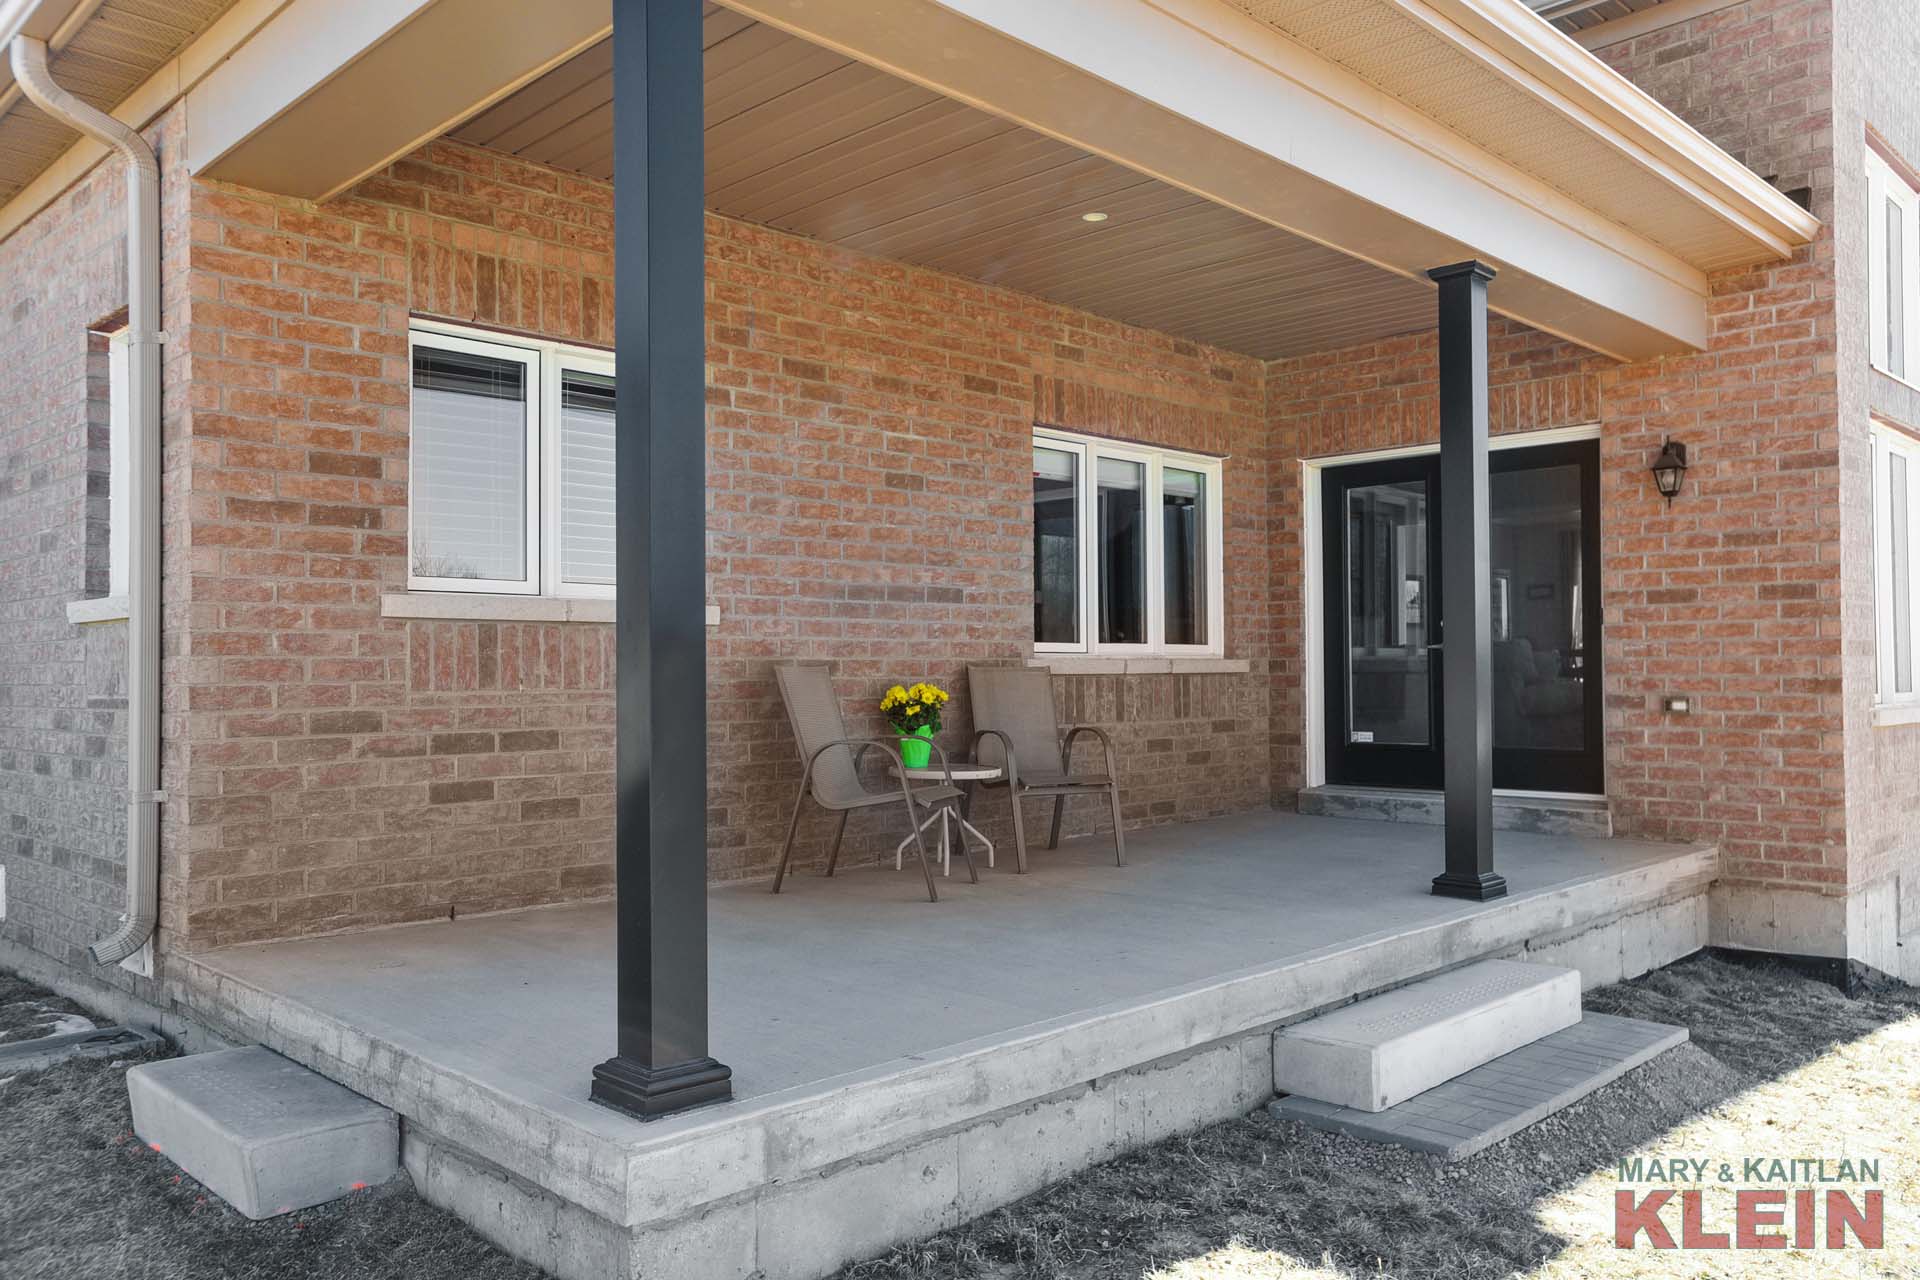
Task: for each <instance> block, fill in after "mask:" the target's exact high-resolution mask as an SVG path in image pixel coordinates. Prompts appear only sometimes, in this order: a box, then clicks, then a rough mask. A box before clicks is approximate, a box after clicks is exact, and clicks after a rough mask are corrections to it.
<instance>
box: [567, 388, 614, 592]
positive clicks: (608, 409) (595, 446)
mask: <svg viewBox="0 0 1920 1280" xmlns="http://www.w3.org/2000/svg"><path fill="white" fill-rule="evenodd" d="M613 438H614V437H613V379H612V378H611V377H609V376H608V375H606V374H599V373H587V372H584V371H582V370H578V369H567V368H563V369H562V370H561V372H560V576H561V578H563V579H564V580H565V581H567V582H578V583H591V584H594V585H599V586H609V587H610V586H612V585H613V565H614V554H613V524H614V521H613V516H614V498H613Z"/></svg>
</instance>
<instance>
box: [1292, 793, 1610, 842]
mask: <svg viewBox="0 0 1920 1280" xmlns="http://www.w3.org/2000/svg"><path fill="white" fill-rule="evenodd" d="M1294 804H1295V807H1296V808H1298V809H1299V810H1300V812H1301V813H1309V814H1314V815H1317V816H1319V817H1323V818H1360V819H1364V820H1367V821H1372V822H1417V823H1424V824H1426V825H1428V826H1439V825H1441V824H1442V823H1444V822H1445V821H1446V798H1445V797H1444V796H1442V795H1441V794H1440V793H1439V792H1438V791H1415V790H1412V789H1404V790H1403V789H1400V788H1396V787H1345V786H1325V787H1308V788H1307V789H1306V790H1304V791H1302V792H1300V794H1299V795H1298V797H1296V799H1295V802H1294ZM1493 825H1494V828H1495V829H1496V830H1499V831H1531V832H1534V833H1535V834H1537V835H1549V836H1595V837H1598V838H1602V839H1604V838H1607V837H1610V836H1612V835H1613V810H1612V809H1611V808H1610V807H1609V806H1608V804H1607V802H1606V801H1605V800H1604V799H1601V798H1598V797H1592V798H1589V797H1587V796H1528V795H1501V794H1498V793H1495V795H1494V797H1493Z"/></svg>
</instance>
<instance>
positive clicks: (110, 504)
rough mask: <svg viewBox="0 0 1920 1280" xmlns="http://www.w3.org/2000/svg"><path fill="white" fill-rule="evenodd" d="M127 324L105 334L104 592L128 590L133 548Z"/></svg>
mask: <svg viewBox="0 0 1920 1280" xmlns="http://www.w3.org/2000/svg"><path fill="white" fill-rule="evenodd" d="M129 332H130V331H129V330H128V329H126V328H120V329H115V330H114V331H113V332H112V333H110V334H108V335H107V595H108V596H109V597H112V598H116V599H117V598H121V597H124V596H125V595H126V594H127V565H128V562H129V560H130V559H131V557H132V554H133V549H132V543H131V541H130V538H131V535H132V527H131V520H132V517H131V515H130V514H129V508H130V506H131V504H132V496H131V494H130V493H129V492H128V490H129V489H130V487H131V486H132V483H133V478H132V467H133V463H132V454H133V439H132V435H133V420H132V418H131V417H130V416H129V414H128V411H127V400H128V398H129V396H130V395H131V394H132V392H131V391H130V390H129V387H128V382H127V368H128V366H127V334H128V333H129Z"/></svg>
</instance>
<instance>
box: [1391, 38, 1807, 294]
mask: <svg viewBox="0 0 1920 1280" xmlns="http://www.w3.org/2000/svg"><path fill="white" fill-rule="evenodd" d="M1392 3H1393V4H1394V6H1395V7H1396V8H1398V9H1399V10H1401V11H1402V12H1403V13H1405V14H1407V16H1409V17H1411V18H1413V19H1414V20H1416V21H1418V22H1420V23H1421V24H1422V25H1423V26H1425V27H1426V28H1427V29H1428V30H1430V31H1433V32H1435V33H1436V34H1438V35H1440V36H1441V37H1442V38H1444V39H1446V40H1447V41H1448V43H1450V44H1452V45H1453V46H1454V47H1455V48H1457V49H1460V50H1461V51H1463V52H1465V53H1467V54H1468V55H1469V56H1471V57H1473V58H1474V59H1475V60H1476V61H1479V62H1480V63H1481V64H1482V65H1485V66H1487V67H1489V68H1490V69H1494V70H1497V71H1500V72H1501V73H1503V74H1504V75H1505V76H1506V78H1507V80H1508V81H1509V82H1510V83H1512V84H1515V85H1517V86H1519V87H1520V88H1522V89H1523V90H1525V91H1527V92H1528V93H1530V94H1531V95H1532V96H1533V97H1534V98H1535V99H1536V100H1538V101H1539V102H1541V103H1542V104H1543V105H1545V106H1547V107H1549V108H1550V109H1552V110H1554V111H1557V112H1558V113H1560V114H1561V115H1563V116H1565V117H1567V118H1568V119H1570V120H1572V121H1573V122H1574V123H1576V124H1579V125H1580V126H1581V127H1583V128H1585V129H1586V130H1587V131H1588V132H1589V133H1591V134H1593V135H1594V136H1595V137H1596V138H1597V139H1600V140H1601V141H1603V142H1605V143H1606V144H1608V145H1610V146H1612V147H1614V148H1615V149H1616V150H1618V151H1620V152H1622V153H1623V154H1625V155H1627V156H1628V157H1629V158H1631V159H1632V160H1633V161H1634V162H1635V163H1636V164H1638V165H1640V166H1641V167H1642V168H1643V169H1645V170H1646V171H1647V172H1649V173H1652V174H1654V175H1655V176H1656V177H1659V178H1660V179H1661V180H1663V181H1665V182H1667V183H1668V184H1669V185H1671V186H1672V187H1673V188H1674V189H1675V190H1676V191H1679V192H1682V193H1684V194H1685V195H1687V196H1688V197H1689V198H1691V199H1693V200H1696V201H1698V202H1699V203H1701V204H1703V205H1706V206H1707V207H1708V208H1710V209H1712V210H1713V212H1714V213H1715V214H1716V215H1717V216H1718V217H1720V218H1721V219H1722V220H1723V221H1725V222H1726V223H1727V224H1728V225H1729V226H1731V227H1733V228H1734V229H1735V230H1737V231H1738V232H1740V234H1742V235H1744V236H1746V237H1747V238H1749V239H1751V240H1754V241H1755V242H1757V243H1758V244H1759V245H1761V246H1764V247H1765V248H1766V249H1767V250H1769V251H1770V252H1772V253H1773V254H1775V255H1777V256H1779V257H1786V256H1788V255H1789V254H1790V253H1791V252H1792V250H1793V249H1794V248H1795V247H1797V246H1799V245H1803V244H1808V243H1811V242H1812V240H1813V238H1814V237H1815V236H1816V235H1818V234H1819V231H1820V220H1819V219H1818V218H1816V217H1814V216H1813V214H1811V213H1809V212H1808V211H1807V210H1805V209H1802V208H1801V207H1800V206H1799V205H1797V204H1795V203H1794V202H1793V201H1791V200H1789V199H1787V197H1786V196H1785V195H1784V194H1782V193H1781V192H1780V191H1778V190H1776V189H1775V188H1774V187H1772V186H1770V185H1769V184H1768V183H1767V182H1766V180H1765V179H1763V178H1762V177H1760V175H1759V174H1757V173H1755V172H1753V170H1751V169H1749V168H1747V167H1746V166H1745V165H1743V164H1741V163H1740V162H1739V161H1738V160H1736V159H1734V158H1733V157H1732V156H1730V155H1728V154H1727V153H1726V152H1725V151H1723V150H1721V149H1720V148H1719V147H1717V146H1715V145H1714V144H1713V142H1711V141H1710V140H1709V139H1708V138H1707V137H1706V136H1705V135H1703V134H1702V133H1700V131H1699V130H1697V129H1695V128H1694V127H1693V126H1692V125H1690V124H1688V123H1687V122H1686V121H1684V120H1682V119H1681V118H1680V117H1679V116H1677V115H1675V114H1674V113H1673V112H1672V111H1669V110H1668V109H1667V108H1666V107H1664V106H1662V105H1660V103H1659V101H1658V100H1657V99H1655V98H1654V97H1653V95H1652V94H1650V93H1648V92H1647V91H1646V90H1644V89H1642V88H1641V87H1640V86H1639V85H1636V84H1634V83H1633V82H1632V81H1631V80H1629V79H1627V78H1626V77H1625V76H1623V75H1621V74H1620V73H1619V72H1617V71H1615V70H1614V69H1613V68H1611V67H1609V66H1607V65H1606V64H1605V63H1604V62H1601V61H1600V60H1599V59H1598V58H1596V57H1594V56H1593V54H1591V53H1590V52H1588V51H1587V50H1586V49H1584V48H1582V47H1581V46H1580V44H1579V43H1578V42H1576V41H1575V40H1574V39H1573V38H1572V37H1570V36H1568V35H1567V34H1566V33H1565V32H1563V31H1561V30H1560V29H1559V28H1558V27H1555V26H1554V25H1552V24H1551V23H1549V22H1546V21H1544V20H1542V19H1541V18H1540V17H1539V16H1538V15H1537V14H1535V13H1533V12H1531V11H1530V10H1528V9H1526V8H1525V7H1524V6H1522V5H1519V4H1516V3H1515V0H1392ZM1608 135H1611V136H1608Z"/></svg>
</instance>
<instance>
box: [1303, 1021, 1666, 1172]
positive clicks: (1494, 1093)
mask: <svg viewBox="0 0 1920 1280" xmlns="http://www.w3.org/2000/svg"><path fill="white" fill-rule="evenodd" d="M1686 1041H1687V1029H1686V1028H1685V1027H1670V1026H1667V1025H1665V1024H1664V1023H1659V1022H1643V1021H1641V1020H1640V1019H1638V1018H1617V1017H1614V1016H1612V1015H1611V1014H1605V1013H1589V1014H1588V1015H1586V1017H1584V1018H1582V1019H1581V1020H1580V1021H1579V1022H1577V1023H1575V1024H1574V1025H1573V1026H1571V1027H1568V1028H1567V1029H1566V1030H1564V1031H1556V1032H1554V1033H1553V1034H1552V1035H1550V1036H1545V1037H1543V1038H1541V1039H1539V1040H1535V1041H1534V1042H1533V1043H1532V1044H1529V1045H1523V1046H1521V1047H1520V1048H1518V1049H1515V1050H1514V1051H1513V1052H1512V1053H1508V1054H1502V1055H1501V1056H1500V1057H1498V1058H1495V1059H1494V1060H1493V1061H1492V1062H1489V1063H1487V1064H1486V1065H1484V1066H1479V1067H1475V1068H1474V1069H1473V1070H1471V1071H1469V1072H1467V1073H1466V1074H1465V1075H1461V1076H1456V1077H1454V1078H1453V1079H1452V1080H1449V1081H1447V1082H1446V1083H1445V1084H1443V1085H1440V1086H1439V1087H1438V1088H1434V1089H1429V1090H1427V1091H1426V1092H1425V1093H1422V1094H1419V1095H1417V1096H1415V1097H1413V1098H1410V1099H1408V1100H1407V1101H1405V1102H1402V1103H1399V1104H1398V1105H1396V1106H1391V1107H1388V1108H1387V1109H1386V1110H1385V1111H1360V1110H1356V1109H1354V1108H1352V1107H1341V1106H1335V1105H1334V1104H1332V1103H1327V1102H1315V1101H1314V1100H1312V1099H1311V1098H1301V1097H1287V1098H1280V1099H1277V1100H1276V1101H1274V1102H1271V1103H1268V1104H1267V1110H1268V1112H1269V1113H1270V1114H1272V1115H1274V1116H1277V1117H1279V1118H1280V1119H1282V1120H1297V1121H1299V1122H1300V1123H1301V1124H1304V1125H1308V1126H1310V1127H1312V1128H1315V1129H1327V1130H1331V1131H1332V1132H1334V1133H1344V1134H1347V1135H1348V1136H1349V1137H1354V1138H1363V1139H1366V1140H1368V1141H1371V1142H1388V1143H1392V1144H1393V1145H1394V1146H1398V1147H1410V1148H1412V1149H1413V1150H1415V1151H1425V1152H1428V1153H1430V1154H1432V1155H1437V1156H1439V1157H1440V1158H1441V1159H1443V1160H1459V1159H1462V1158H1464V1157H1466V1156H1470V1155H1472V1154H1473V1153H1474V1152H1476V1151H1481V1150H1484V1149H1485V1148H1487V1147H1490V1146H1492V1145H1493V1144H1494V1143H1496V1142H1499V1141H1500V1140H1501V1139H1503V1138H1507V1137H1510V1136H1512V1135H1513V1134H1515V1133H1518V1132H1519V1131H1520V1130H1522V1129H1524V1128H1526V1127H1527V1126H1528V1125H1530V1124H1535V1123H1537V1122H1539V1121H1541V1120H1544V1119H1546V1118H1547V1117H1548V1116H1550V1115H1552V1114H1553V1113H1554V1112H1556V1111H1559V1110H1560V1109H1561V1108H1563V1107H1567V1106H1571V1105H1572V1104H1573V1103H1575V1102H1578V1101H1579V1100H1580V1099H1582V1098H1584V1097H1586V1096H1587V1095H1588V1094H1590V1093H1592V1092H1593V1091H1594V1090H1595V1089H1598V1088H1599V1087H1600V1086H1602V1085H1605V1084H1610V1083H1612V1082H1613V1081H1615V1080H1618V1079H1619V1078H1620V1077H1621V1076H1623V1075H1625V1074H1626V1073H1627V1072H1629V1071H1631V1070H1633V1069H1634V1068H1635V1067H1638V1066H1640V1065H1642V1064H1643V1063H1646V1062H1650V1061H1652V1060H1653V1059H1654V1058H1657V1057H1659V1056H1660V1055H1661V1054H1663V1053H1665V1052H1666V1051H1667V1050H1669V1049H1671V1048H1673V1047H1675V1046H1676V1045H1681V1044H1685V1043H1686Z"/></svg>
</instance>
